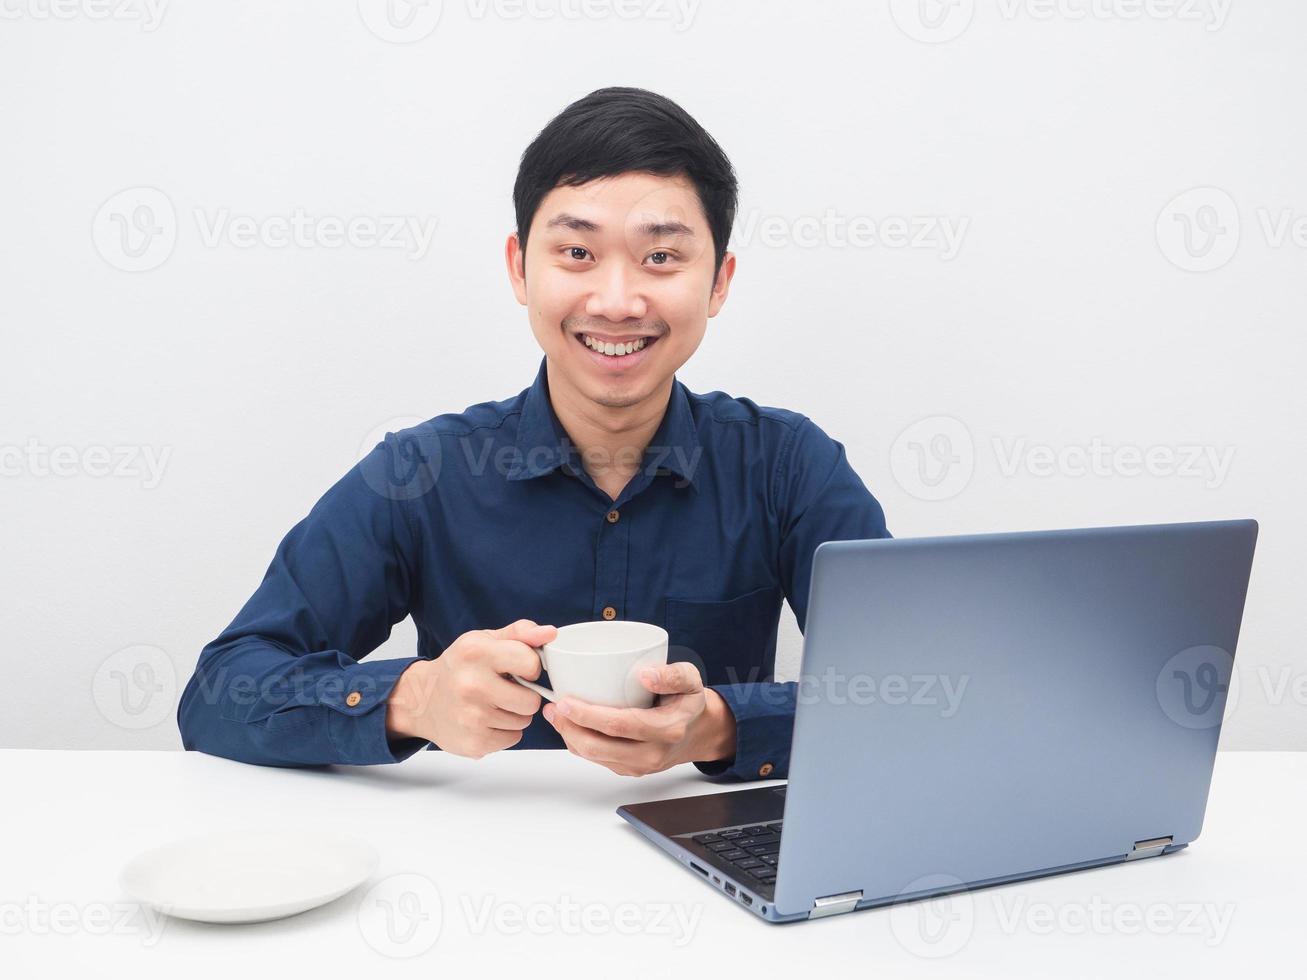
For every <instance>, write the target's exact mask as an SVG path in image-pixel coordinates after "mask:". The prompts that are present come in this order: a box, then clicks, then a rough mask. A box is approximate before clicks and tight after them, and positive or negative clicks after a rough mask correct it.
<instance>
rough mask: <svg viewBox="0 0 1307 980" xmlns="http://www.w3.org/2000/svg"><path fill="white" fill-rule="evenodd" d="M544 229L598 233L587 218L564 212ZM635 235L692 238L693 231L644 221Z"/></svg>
mask: <svg viewBox="0 0 1307 980" xmlns="http://www.w3.org/2000/svg"><path fill="white" fill-rule="evenodd" d="M545 228H570V229H571V230H572V231H591V232H597V231H599V230H600V229H599V226H598V225H597V224H595V223H594V222H593V221H590V220H589V219H587V218H578V217H577V216H576V215H574V214H568V213H567V212H566V211H564V212H562V213H561V214H556V215H554V217H552V218H550V219H549V220H548V221H547V222H545ZM635 233H636V234H637V235H639V236H641V237H643V238H671V237H680V238H693V237H694V229H693V228H691V227H690V226H689V225H687V224H685V223H684V222H682V221H646V222H645V223H644V224H642V225H638V226H637V227H636V228H635Z"/></svg>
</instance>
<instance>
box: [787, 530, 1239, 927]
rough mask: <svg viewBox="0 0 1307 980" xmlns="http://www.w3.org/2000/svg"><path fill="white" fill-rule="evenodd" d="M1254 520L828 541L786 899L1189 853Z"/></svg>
mask: <svg viewBox="0 0 1307 980" xmlns="http://www.w3.org/2000/svg"><path fill="white" fill-rule="evenodd" d="M1256 535H1257V524H1256V522H1255V521H1251V520H1237V521H1220V522H1204V523H1192V524H1164V525H1147V526H1134V527H1117V528H1090V529H1080V530H1065V531H1037V532H1019V533H1005V534H979V535H963V536H956V537H929V538H898V539H886V540H875V541H832V542H827V543H824V544H822V545H821V546H819V547H818V548H817V549H816V552H815V554H814V559H813V575H812V584H811V594H810V603H809V613H808V622H807V630H806V634H805V642H804V649H803V663H802V669H801V678H800V682H799V691H798V704H797V708H796V716H795V729H794V737H793V744H792V754H791V762H790V780H789V788H788V792H787V794H786V804H785V818H784V819H785V833H784V837H783V841H782V844H781V852H780V861H779V876H778V878H777V883H776V885H777V887H776V895H775V905H776V907H777V910H778V911H779V912H781V913H783V914H789V913H795V912H806V911H808V910H810V909H811V908H812V907H813V903H814V900H815V899H817V898H818V897H820V896H831V895H838V894H843V893H856V892H857V891H859V890H860V891H861V892H862V896H861V897H862V899H863V900H868V899H886V898H892V897H894V896H902V897H906V896H907V895H909V894H924V893H927V892H930V891H938V890H942V888H943V887H947V886H948V885H949V883H950V882H952V883H956V884H963V883H965V884H976V883H979V882H983V881H991V880H993V879H1001V878H1006V877H1018V876H1024V875H1029V874H1037V873H1039V872H1041V871H1046V870H1051V869H1054V868H1065V867H1068V866H1073V865H1076V864H1080V863H1091V862H1096V861H1102V860H1104V859H1108V858H1112V857H1113V856H1118V855H1119V856H1122V857H1124V856H1125V855H1127V854H1129V853H1130V852H1131V851H1132V848H1133V847H1134V844H1135V842H1139V841H1147V840H1154V839H1160V838H1165V837H1168V836H1169V837H1171V838H1172V841H1173V843H1174V844H1175V845H1180V844H1184V843H1187V842H1189V841H1192V840H1193V839H1194V838H1196V837H1197V836H1198V834H1199V832H1200V830H1201V828H1202V823H1203V813H1204V810H1205V808H1206V802H1207V791H1208V786H1209V783H1210V779H1211V772H1212V766H1213V762H1214V755H1215V752H1216V747H1217V741H1218V738H1219V736H1220V727H1221V718H1222V714H1223V712H1224V708H1225V703H1226V692H1227V689H1228V685H1229V681H1230V677H1231V673H1232V670H1233V657H1234V652H1235V646H1236V642H1237V640H1238V636H1239V625H1240V620H1241V617H1242V615H1243V606H1244V599H1245V596H1246V593H1247V587H1248V576H1249V570H1250V566H1251V563H1252V555H1253V547H1254V543H1255V540H1256Z"/></svg>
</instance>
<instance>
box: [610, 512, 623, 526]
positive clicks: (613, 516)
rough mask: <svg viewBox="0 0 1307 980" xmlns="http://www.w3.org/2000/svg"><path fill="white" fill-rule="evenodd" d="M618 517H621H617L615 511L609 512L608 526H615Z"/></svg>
mask: <svg viewBox="0 0 1307 980" xmlns="http://www.w3.org/2000/svg"><path fill="white" fill-rule="evenodd" d="M619 516H621V515H619V514H618V513H617V511H615V510H610V511H609V512H608V523H609V524H616V523H617V518H618V517H619Z"/></svg>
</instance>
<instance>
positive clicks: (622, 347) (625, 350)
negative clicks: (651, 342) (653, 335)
mask: <svg viewBox="0 0 1307 980" xmlns="http://www.w3.org/2000/svg"><path fill="white" fill-rule="evenodd" d="M581 339H582V340H583V341H584V342H585V345H586V346H587V347H589V348H590V349H591V350H593V351H597V352H599V353H600V354H607V355H608V356H609V357H625V356H626V355H627V354H633V353H634V352H635V351H638V350H644V348H645V346H646V345H647V344H648V340H646V339H645V338H644V337H641V338H640V339H639V340H632V341H628V342H627V343H625V344H612V343H606V342H601V341H597V340H594V339H593V338H592V337H590V336H589V335H586V334H582V336H581Z"/></svg>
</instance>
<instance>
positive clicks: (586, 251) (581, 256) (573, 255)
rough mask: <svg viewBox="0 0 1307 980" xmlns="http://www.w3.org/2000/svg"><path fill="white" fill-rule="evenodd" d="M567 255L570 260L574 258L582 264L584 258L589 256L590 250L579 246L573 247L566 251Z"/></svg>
mask: <svg viewBox="0 0 1307 980" xmlns="http://www.w3.org/2000/svg"><path fill="white" fill-rule="evenodd" d="M577 253H580V254H577ZM567 254H568V256H569V257H570V258H574V259H576V260H577V261H578V262H582V261H584V260H585V257H586V256H587V255H589V254H590V250H589V249H588V248H582V247H581V246H580V245H573V246H572V247H571V248H569V249H568V250H567Z"/></svg>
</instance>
